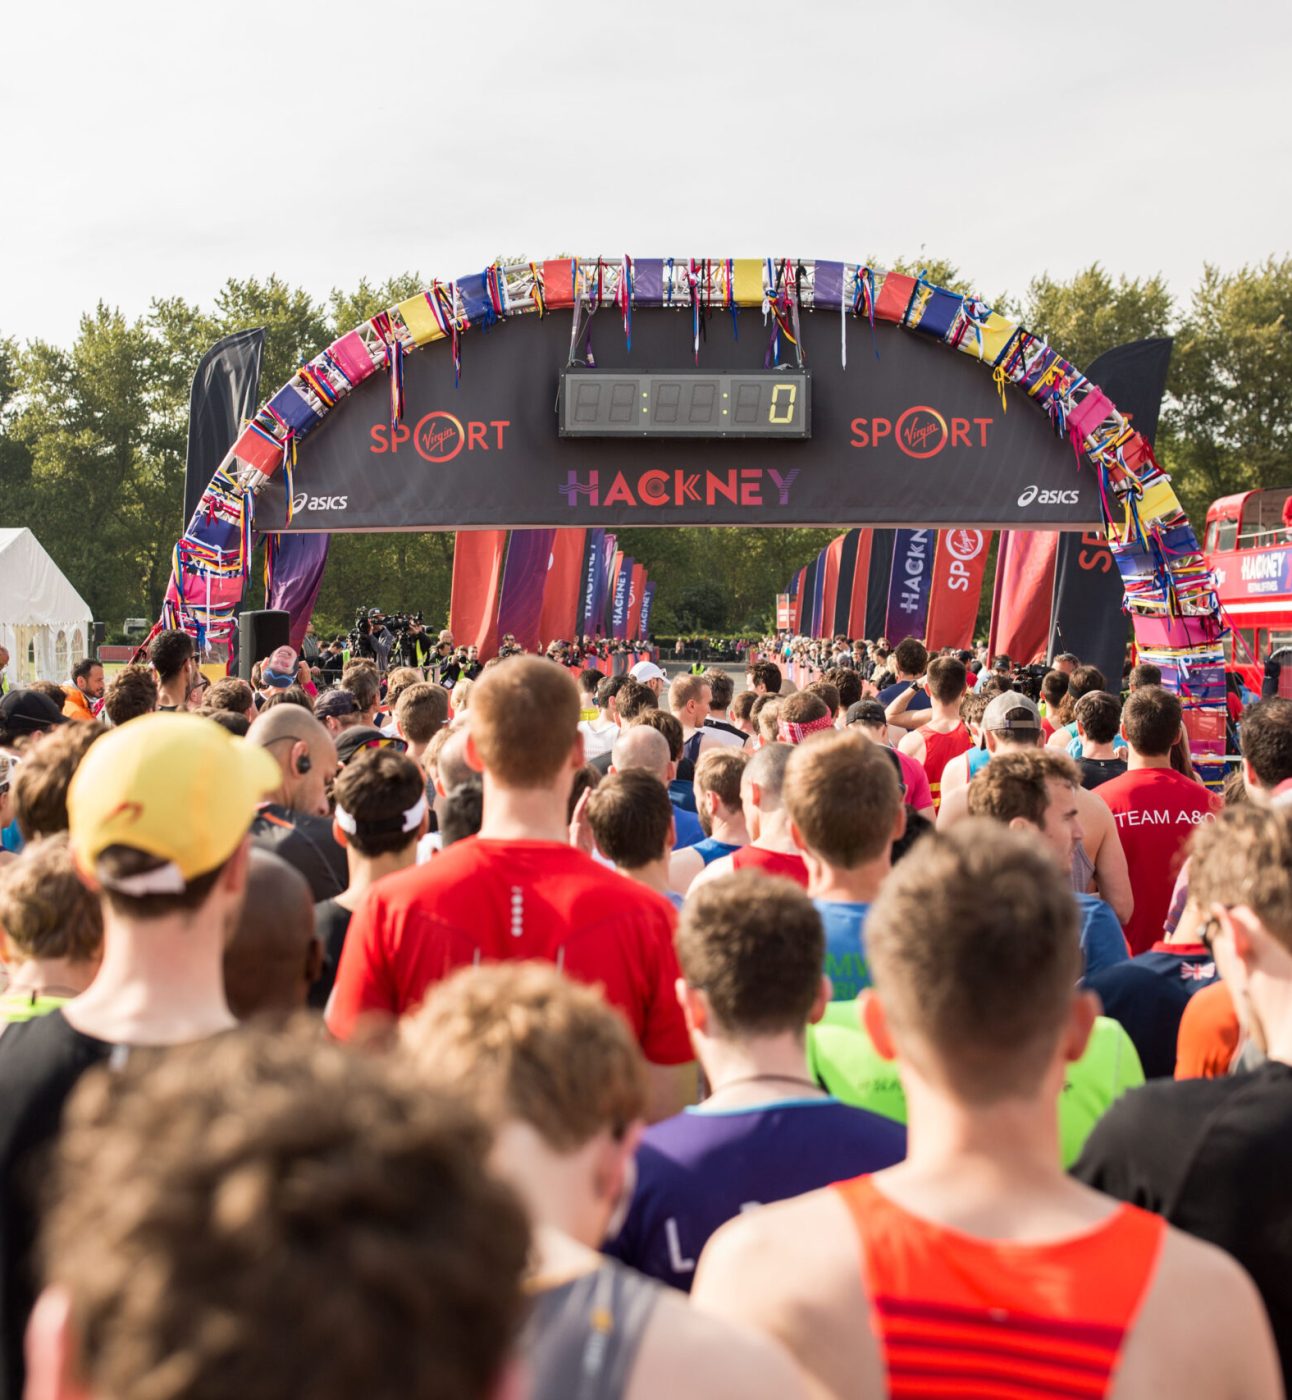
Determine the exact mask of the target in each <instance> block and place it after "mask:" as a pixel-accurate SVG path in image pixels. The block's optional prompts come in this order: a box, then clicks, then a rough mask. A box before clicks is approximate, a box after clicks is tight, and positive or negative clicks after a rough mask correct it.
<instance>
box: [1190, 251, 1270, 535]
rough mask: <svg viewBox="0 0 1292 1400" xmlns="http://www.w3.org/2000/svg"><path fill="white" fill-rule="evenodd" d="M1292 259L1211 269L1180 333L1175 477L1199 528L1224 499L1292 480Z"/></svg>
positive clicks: (1192, 299)
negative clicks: (1212, 504) (1234, 268)
mask: <svg viewBox="0 0 1292 1400" xmlns="http://www.w3.org/2000/svg"><path fill="white" fill-rule="evenodd" d="M1290 319H1292V259H1289V258H1283V259H1274V258H1270V259H1268V260H1267V261H1266V262H1264V263H1261V264H1259V265H1257V266H1255V267H1242V268H1240V269H1239V270H1238V271H1237V272H1233V273H1222V272H1220V271H1219V270H1218V269H1217V268H1215V267H1212V266H1210V265H1208V266H1207V267H1206V268H1205V269H1204V271H1203V274H1202V278H1201V280H1200V281H1199V283H1198V286H1197V287H1196V288H1195V289H1194V292H1193V295H1192V298H1191V300H1190V305H1189V309H1188V312H1187V313H1186V314H1185V316H1184V317H1183V319H1182V321H1181V324H1180V327H1179V330H1178V331H1177V334H1176V350H1175V363H1174V366H1173V372H1172V376H1171V391H1172V396H1173V400H1174V402H1173V405H1172V409H1171V412H1170V415H1169V425H1170V430H1171V440H1172V463H1171V466H1172V475H1173V477H1174V479H1175V486H1176V491H1177V493H1178V494H1179V496H1180V498H1181V501H1182V502H1183V503H1184V505H1185V506H1186V508H1187V509H1188V510H1189V511H1190V514H1191V518H1194V521H1195V524H1196V525H1199V526H1200V525H1201V517H1202V516H1203V515H1204V513H1205V510H1206V506H1207V504H1208V503H1209V502H1210V501H1212V500H1214V499H1215V498H1216V497H1218V496H1223V495H1227V494H1229V493H1230V492H1233V491H1241V490H1246V489H1249V488H1251V487H1256V486H1286V485H1288V484H1289V482H1292V461H1290V460H1289V456H1290V449H1292V387H1290V386H1292V335H1290V334H1289V330H1288V325H1289V320H1290Z"/></svg>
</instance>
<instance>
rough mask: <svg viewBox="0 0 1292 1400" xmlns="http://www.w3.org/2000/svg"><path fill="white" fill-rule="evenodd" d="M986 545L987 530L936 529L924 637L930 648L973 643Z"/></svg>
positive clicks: (987, 547) (964, 646)
mask: <svg viewBox="0 0 1292 1400" xmlns="http://www.w3.org/2000/svg"><path fill="white" fill-rule="evenodd" d="M990 548H991V531H990V530H939V531H938V543H937V549H936V551H935V553H934V556H933V591H932V593H931V595H930V597H929V620H928V622H927V624H926V626H925V632H926V636H925V638H924V641H925V645H926V646H927V647H928V648H929V650H930V651H935V650H937V649H938V648H939V647H955V648H956V649H957V650H963V649H964V648H966V647H970V646H972V645H973V630H974V623H975V622H977V620H978V604H979V602H980V601H981V600H982V584H983V574H984V573H985V571H986V568H987V552H988V550H989V549H990ZM1011 655H1012V653H1011Z"/></svg>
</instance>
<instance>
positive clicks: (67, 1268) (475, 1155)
mask: <svg viewBox="0 0 1292 1400" xmlns="http://www.w3.org/2000/svg"><path fill="white" fill-rule="evenodd" d="M487 1150H488V1138H487V1136H486V1134H485V1132H484V1130H483V1128H482V1127H481V1125H480V1123H479V1120H478V1119H477V1118H476V1117H475V1116H474V1115H472V1114H470V1113H469V1112H467V1110H466V1109H464V1108H463V1107H462V1106H460V1105H459V1104H456V1103H454V1102H451V1101H449V1100H448V1099H446V1098H443V1097H441V1096H439V1095H435V1094H432V1093H430V1092H428V1091H427V1089H426V1088H425V1087H424V1086H420V1085H419V1086H417V1087H415V1088H414V1087H411V1086H409V1085H407V1084H406V1083H400V1082H397V1079H396V1076H395V1075H394V1074H392V1073H391V1071H390V1069H389V1067H388V1066H387V1065H385V1064H384V1063H382V1062H381V1061H380V1060H376V1059H363V1058H359V1057H356V1056H354V1055H351V1054H349V1053H347V1052H346V1051H345V1050H343V1049H341V1048H340V1047H338V1046H335V1045H329V1044H327V1043H326V1042H324V1041H321V1040H320V1039H319V1038H318V1037H317V1036H316V1035H313V1034H311V1033H310V1031H309V1030H308V1028H301V1033H300V1034H290V1035H283V1034H281V1033H280V1034H268V1033H265V1032H259V1031H246V1032H244V1033H242V1034H240V1035H231V1036H222V1037H220V1038H219V1039H218V1040H217V1041H215V1042H213V1043H212V1044H211V1045H209V1046H194V1047H191V1048H184V1049H181V1050H173V1051H171V1052H169V1054H168V1055H167V1056H166V1057H164V1058H162V1059H161V1060H153V1059H152V1058H151V1057H143V1056H132V1057H131V1061H130V1063H129V1064H128V1065H127V1066H126V1067H125V1069H124V1071H123V1072H121V1073H118V1074H112V1075H95V1076H92V1077H89V1078H88V1079H87V1082H86V1085H85V1088H84V1089H83V1090H82V1091H81V1092H79V1093H78V1094H77V1096H76V1098H75V1100H74V1102H73V1104H72V1105H71V1107H70V1110H69V1113H68V1126H67V1130H66V1133H65V1135H64V1139H63V1142H62V1144H61V1146H60V1151H59V1156H58V1163H57V1168H58V1169H57V1172H56V1188H57V1189H56V1191H55V1193H54V1208H53V1213H52V1216H51V1219H50V1222H49V1227H48V1230H47V1232H46V1241H45V1243H46V1248H45V1255H46V1258H47V1260H48V1279H49V1286H48V1291H47V1292H46V1294H45V1296H44V1298H43V1299H42V1301H41V1304H40V1307H39V1308H38V1309H37V1312H36V1319H35V1322H34V1324H33V1328H32V1338H31V1355H32V1376H33V1384H37V1383H39V1385H40V1389H39V1391H38V1392H36V1391H33V1393H39V1394H40V1395H42V1396H53V1395H72V1394H87V1393H88V1394H93V1395H96V1396H109V1395H110V1396H112V1397H114V1400H144V1397H148V1396H158V1395H172V1396H177V1395H181V1394H182V1395H184V1396H185V1397H187V1400H215V1397H229V1396H235V1395H236V1396H244V1397H248V1400H255V1397H262V1396H264V1397H268V1396H283V1395H288V1394H300V1395H308V1396H310V1397H311V1400H349V1397H352V1396H357V1395H362V1396H364V1397H365V1400H408V1397H410V1396H415V1395H435V1396H453V1397H455V1400H497V1398H498V1397H500V1396H502V1395H504V1394H512V1393H514V1392H515V1390H516V1387H517V1385H518V1384H519V1379H518V1378H517V1377H515V1376H514V1375H509V1372H510V1370H511V1356H510V1352H511V1347H512V1343H513V1339H514V1337H515V1335H516V1333H517V1332H518V1331H519V1328H520V1325H521V1320H522V1317H523V1314H524V1300H523V1298H522V1295H521V1289H520V1280H521V1273H522V1270H523V1268H524V1265H525V1255H526V1250H527V1247H528V1234H529V1232H528V1229H527V1226H526V1222H525V1219H524V1215H523V1212H522V1210H521V1208H520V1206H519V1203H518V1202H517V1200H516V1198H515V1196H514V1195H513V1193H512V1192H510V1191H508V1190H506V1189H505V1188H504V1187H502V1186H501V1185H499V1184H498V1183H497V1181H496V1180H495V1179H494V1177H493V1176H491V1175H490V1174H489V1172H488V1171H486V1170H485V1154H486V1152H487ZM159 1280H164V1286H159V1282H158V1281H159ZM288 1339H290V1345H289V1344H287V1340H288ZM177 1372H178V1373H180V1374H179V1376H178V1379H177Z"/></svg>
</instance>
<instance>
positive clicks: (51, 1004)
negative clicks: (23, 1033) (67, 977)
mask: <svg viewBox="0 0 1292 1400" xmlns="http://www.w3.org/2000/svg"><path fill="white" fill-rule="evenodd" d="M70 1000H71V998H70V997H42V996H32V994H31V993H30V992H10V993H9V995H8V996H4V997H0V1023H3V1024H5V1025H10V1026H16V1025H19V1024H21V1023H22V1022H23V1021H34V1020H35V1019H36V1018H37V1017H38V1016H48V1015H49V1013H50V1012H51V1011H57V1010H58V1008H59V1007H60V1006H62V1005H63V1003H64V1002H67V1001H70Z"/></svg>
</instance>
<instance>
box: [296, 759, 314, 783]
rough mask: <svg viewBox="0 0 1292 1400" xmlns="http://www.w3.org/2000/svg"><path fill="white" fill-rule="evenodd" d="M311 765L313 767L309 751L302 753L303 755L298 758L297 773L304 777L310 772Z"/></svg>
mask: <svg viewBox="0 0 1292 1400" xmlns="http://www.w3.org/2000/svg"><path fill="white" fill-rule="evenodd" d="M310 767H311V764H310V756H309V754H307V753H303V754H301V756H300V757H299V758H298V759H297V760H296V773H297V776H298V777H301V778H303V777H304V776H305V775H306V773H308V772H309V771H310Z"/></svg>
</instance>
